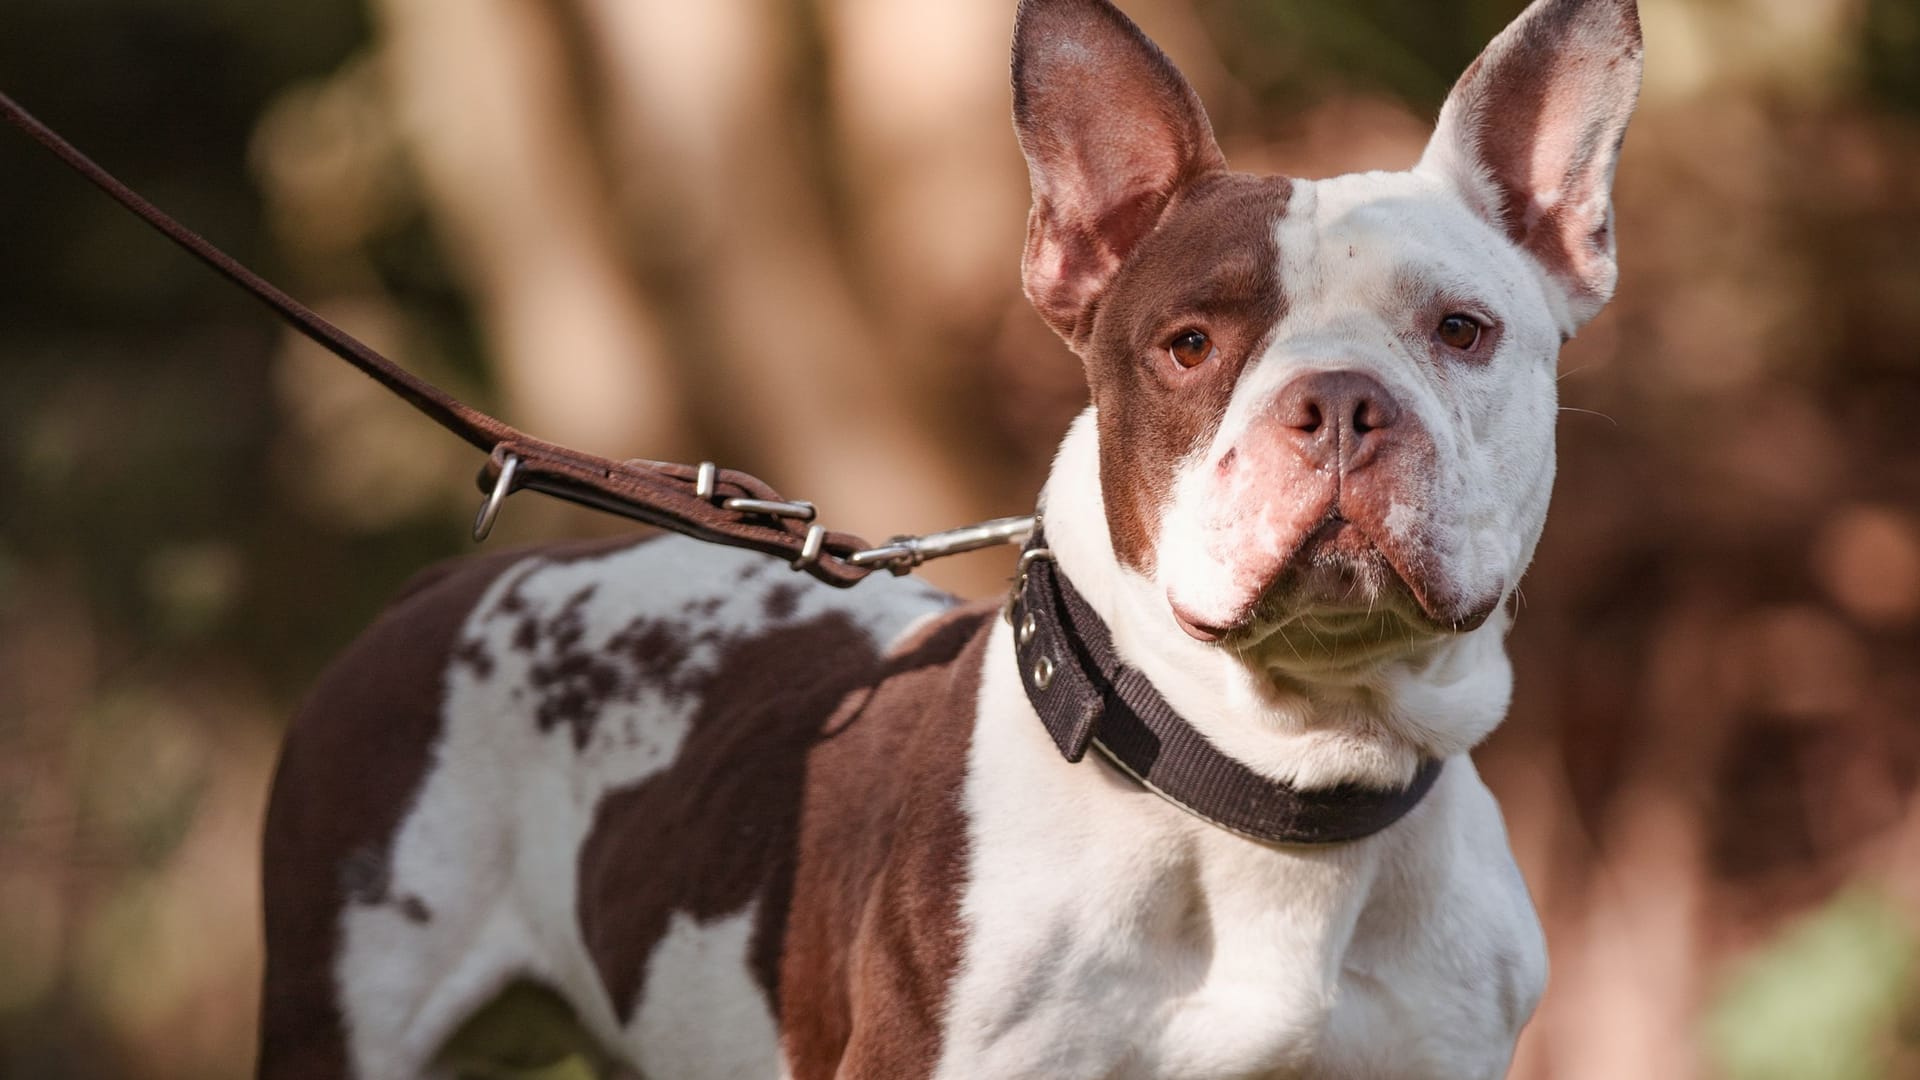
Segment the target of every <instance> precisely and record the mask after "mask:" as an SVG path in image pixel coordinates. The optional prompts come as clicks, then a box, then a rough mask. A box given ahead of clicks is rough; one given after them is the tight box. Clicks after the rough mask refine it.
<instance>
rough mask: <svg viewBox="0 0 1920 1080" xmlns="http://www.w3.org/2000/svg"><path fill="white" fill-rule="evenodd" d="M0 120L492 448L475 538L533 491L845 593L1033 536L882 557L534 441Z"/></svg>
mask: <svg viewBox="0 0 1920 1080" xmlns="http://www.w3.org/2000/svg"><path fill="white" fill-rule="evenodd" d="M0 117H3V118H5V120H6V121H7V122H8V123H9V124H11V125H13V126H14V127H16V128H19V129H20V130H21V131H23V132H25V133H26V134H27V135H29V136H30V137H32V138H33V140H34V141H35V142H38V143H39V144H40V145H41V146H43V147H45V148H46V149H47V150H48V151H50V152H51V153H52V154H53V155H54V156H55V157H57V158H59V159H60V160H61V161H63V162H65V163H66V165H67V167H68V168H71V169H72V170H73V171H75V172H77V173H79V174H80V175H81V176H83V177H85V178H86V179H87V180H89V181H91V182H92V183H93V185H94V186H95V187H98V188H99V189H100V190H102V191H104V192H106V193H107V194H108V195H109V196H111V197H112V198H113V200H114V201H115V202H117V203H119V204H120V205H121V206H123V207H125V208H126V209H127V210H129V211H131V212H132V213H133V215H134V216H135V217H138V218H139V219H140V220H142V221H144V222H146V223H147V224H148V225H150V226H152V227H153V228H154V229H156V230H158V231H159V232H160V234H161V235H163V236H165V237H166V238H167V239H169V240H171V241H173V242H174V243H175V244H176V245H178V246H179V247H181V248H182V249H184V250H185V251H186V252H187V253H188V254H190V255H192V256H193V257H195V258H197V259H199V260H200V261H201V262H203V263H205V264H206V265H207V266H209V267H211V268H212V269H213V270H214V272H215V273H217V274H219V275H220V276H221V277H224V278H226V279H227V280H228V281H230V282H232V283H233V284H235V285H238V286H239V287H240V288H241V289H244V290H245V291H246V292H248V293H249V294H251V295H252V296H253V297H254V298H255V299H257V300H259V301H260V302H261V303H263V304H265V305H266V306H267V307H269V308H271V309H272V310H273V312H274V314H276V315H278V316H279V317H280V318H281V319H283V320H284V321H285V322H286V323H287V324H288V325H289V326H292V327H293V328H294V329H295V330H297V331H299V332H300V333H301V334H302V335H303V336H305V337H306V338H308V339H309V340H311V341H313V342H314V343H315V344H317V345H319V346H320V347H321V348H323V349H326V350H327V351H328V352H330V353H332V354H333V355H335V356H337V357H339V358H340V359H342V360H345V361H346V362H347V363H349V364H352V365H353V366H354V367H356V368H358V369H360V371H362V372H363V373H365V374H366V375H367V376H368V377H370V378H372V379H373V380H374V381H375V382H378V383H379V384H380V385H382V386H384V387H386V388H387V389H388V390H390V391H392V392H393V393H394V394H395V395H397V396H398V397H400V398H401V399H402V400H404V401H405V402H406V403H407V404H409V405H411V406H413V407H414V408H415V409H418V410H419V411H420V412H421V413H423V414H425V415H426V416H427V418H428V419H431V420H432V421H433V422H434V423H436V424H439V425H440V426H441V427H443V428H446V429H447V430H448V431H451V432H453V433H454V434H455V435H457V436H459V437H460V438H462V439H464V440H466V441H467V442H468V443H471V444H472V445H473V446H475V447H477V448H479V449H480V450H483V451H485V452H486V453H487V455H488V457H487V463H486V466H485V467H484V468H482V469H481V471H480V476H479V481H478V482H479V486H480V490H481V491H483V492H485V493H486V496H487V498H486V501H485V502H484V503H483V504H482V506H481V509H480V514H479V516H478V518H476V520H475V522H474V539H476V540H484V539H486V536H487V533H488V532H489V531H490V530H491V529H492V528H493V523H494V520H495V519H496V518H497V517H498V515H499V512H500V506H501V504H502V503H503V502H504V501H505V500H506V497H507V496H508V495H511V494H512V493H513V492H514V491H516V490H518V489H521V488H526V489H529V490H533V491H539V492H542V493H544V494H547V495H551V496H554V497H555V498H560V499H565V500H567V501H568V502H573V503H578V504H580V505H582V506H587V507H591V508H593V509H595V510H601V511H605V512H607V513H610V514H618V515H620V516H622V517H626V518H631V519H633V520H635V521H641V522H645V523H646V524H649V525H654V526H658V527H659V528H662V529H667V530H670V531H672V532H677V533H683V534H685V535H687V536H691V537H694V538H696V539H699V540H705V541H709V542H711V543H715V544H724V545H727V546H729V547H741V548H750V549H752V550H754V551H759V552H763V553H765V554H768V555H774V556H777V557H780V558H783V559H787V560H789V561H790V562H791V563H792V565H793V567H794V569H796V570H804V571H806V572H807V573H810V574H812V575H813V576H814V577H816V578H818V579H820V580H821V581H824V582H826V583H827V584H829V585H834V586H838V587H841V588H846V587H848V586H851V585H855V584H857V583H859V582H860V581H861V580H863V579H864V578H866V576H867V575H869V574H871V573H873V572H874V571H875V570H880V569H886V570H891V571H893V572H895V573H905V572H907V571H908V570H910V569H912V568H913V567H914V566H917V565H919V564H920V563H921V562H923V561H925V560H926V559H930V558H938V557H940V556H943V555H949V554H958V553H959V552H962V551H970V550H973V549H975V548H979V547H988V546H992V545H994V544H1001V543H1007V542H1009V541H1012V540H1017V539H1018V538H1019V537H1021V536H1024V535H1026V532H1027V530H1028V528H1029V527H1030V519H1027V518H1006V519H1002V520H999V521H993V522H987V523H985V524H983V525H978V526H969V527H967V528H963V529H956V530H953V531H952V532H949V533H936V534H933V535H931V536H926V537H896V538H894V539H893V540H892V541H890V542H889V543H887V544H886V545H883V546H881V547H877V548H876V547H871V546H869V545H868V544H867V542H866V541H864V540H862V539H860V538H859V537H858V536H853V535H851V534H848V533H841V532H829V531H827V530H826V529H824V528H822V527H821V526H820V525H817V524H815V523H814V521H813V518H814V508H813V505H812V504H811V503H805V502H797V501H793V500H789V499H786V498H783V497H782V496H781V495H780V494H779V492H777V491H775V490H774V489H773V488H772V487H771V486H769V485H768V484H766V483H765V482H763V481H761V480H759V479H757V478H756V477H753V476H751V475H748V474H747V473H743V472H738V471H736V470H733V469H722V468H719V467H717V466H715V465H714V464H712V463H711V462H705V463H702V464H700V465H698V466H692V465H678V464H673V463H671V462H663V461H645V460H634V461H615V460H612V459H610V458H603V457H598V456H596V455H593V454H588V453H584V452H582V451H579V450H573V449H570V448H568V447H565V446H560V445H558V444H555V443H550V442H546V441H544V440H542V439H536V438H534V437H533V436H531V435H528V434H526V433H525V432H523V431H520V430H519V429H517V428H514V427H511V426H509V425H508V424H505V423H503V422H501V421H500V420H498V419H495V418H494V417H492V416H489V415H487V414H486V413H483V412H481V411H480V410H478V409H475V408H473V407H472V406H470V405H467V404H465V403H464V402H462V401H460V400H458V399H456V398H454V397H453V396H452V395H450V394H448V393H447V392H446V391H444V390H442V389H440V388H439V387H437V386H435V385H433V384H432V383H430V382H428V381H426V380H425V379H422V378H420V377H419V376H418V375H415V374H413V373H412V372H410V371H408V370H406V369H405V368H403V367H401V366H400V365H398V364H396V363H394V362H393V361H392V360H389V359H387V358H386V357H385V356H382V355H380V353H378V352H376V351H375V350H374V349H373V348H371V347H370V346H368V345H367V344H366V343H365V342H362V341H361V340H359V339H358V338H356V337H354V336H353V335H352V334H349V333H347V332H346V331H345V330H342V329H340V328H339V327H337V326H335V325H333V324H332V323H330V322H328V321H327V320H326V319H323V318H321V317H320V316H319V314H317V313H316V312H314V311H313V309H311V308H309V307H307V306H306V305H305V304H302V303H301V302H300V301H298V300H295V299H294V298H293V297H291V296H288V295H287V294H286V293H284V292H282V291H281V290H280V289H278V288H276V287H275V286H274V285H273V284H272V283H271V282H269V281H267V280H266V279H265V278H262V277H261V276H260V275H258V274H256V273H254V272H253V271H252V270H249V269H247V268H246V267H245V266H243V265H241V264H240V262H239V261H238V260H236V259H234V258H233V257H232V256H231V255H228V254H227V253H226V252H224V251H222V250H220V249H219V248H218V247H215V246H214V245H213V244H212V243H210V242H208V241H207V240H206V239H204V238H202V237H201V236H200V235H199V234H197V233H195V232H194V231H193V230H191V229H189V228H187V227H186V226H185V225H182V224H180V222H178V221H176V220H174V218H173V217H172V216H170V215H169V214H167V212H166V211H164V210H162V209H160V208H159V207H157V206H155V205H153V204H152V203H151V202H148V201H147V200H146V199H145V198H143V197H142V196H141V195H140V194H139V193H138V192H136V191H134V190H133V189H132V188H130V187H128V186H127V185H126V184H124V183H122V182H120V180H118V179H117V178H115V177H114V176H113V174H111V173H109V172H107V170H105V169H103V168H101V167H100V166H99V165H98V164H95V163H94V162H93V160H92V159H90V158H88V157H87V156H86V155H85V154H83V153H81V152H80V151H79V150H78V149H76V148H75V147H74V146H73V144H71V143H69V142H68V141H67V140H66V139H64V138H62V137H60V135H59V134H58V133H57V132H55V131H54V130H53V129H52V128H50V127H48V126H47V125H45V124H44V123H41V122H40V121H39V120H38V119H36V118H35V117H34V116H33V115H32V114H31V113H29V112H27V111H26V110H25V109H23V108H21V107H20V105H19V104H18V103H17V102H15V101H14V100H13V99H12V98H11V97H8V96H7V95H6V94H4V93H0Z"/></svg>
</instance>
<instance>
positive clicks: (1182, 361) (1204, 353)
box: [1167, 330, 1213, 368]
mask: <svg viewBox="0 0 1920 1080" xmlns="http://www.w3.org/2000/svg"><path fill="white" fill-rule="evenodd" d="M1167 355H1168V356H1171V357H1173V362H1174V363H1176V364H1179V365H1180V366H1181V367H1183V368H1190V367H1199V366H1200V365H1201V364H1204V363H1206V362H1207V357H1209V356H1212V355H1213V340H1212V339H1211V338H1209V337H1207V335H1205V334H1203V333H1201V332H1200V331H1198V330H1182V331H1180V333H1179V334H1178V335H1176V336H1175V337H1174V339H1173V341H1172V342H1171V343H1170V344H1168V345H1167Z"/></svg>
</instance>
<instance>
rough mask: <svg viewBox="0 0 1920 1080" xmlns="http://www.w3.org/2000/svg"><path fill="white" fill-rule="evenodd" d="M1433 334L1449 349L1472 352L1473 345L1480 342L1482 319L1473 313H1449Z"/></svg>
mask: <svg viewBox="0 0 1920 1080" xmlns="http://www.w3.org/2000/svg"><path fill="white" fill-rule="evenodd" d="M1433 334H1434V336H1435V337H1437V338H1439V339H1440V344H1442V345H1445V346H1446V347H1447V348H1449V349H1458V350H1460V351H1461V352H1472V351H1473V347H1474V346H1475V345H1478V344H1480V320H1478V319H1475V318H1474V317H1473V316H1471V315H1459V314H1454V315H1449V316H1447V317H1446V318H1444V319H1441V320H1440V326H1439V327H1438V328H1437V329H1436V330H1434V332H1433Z"/></svg>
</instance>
